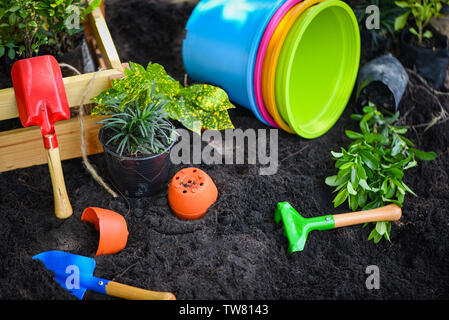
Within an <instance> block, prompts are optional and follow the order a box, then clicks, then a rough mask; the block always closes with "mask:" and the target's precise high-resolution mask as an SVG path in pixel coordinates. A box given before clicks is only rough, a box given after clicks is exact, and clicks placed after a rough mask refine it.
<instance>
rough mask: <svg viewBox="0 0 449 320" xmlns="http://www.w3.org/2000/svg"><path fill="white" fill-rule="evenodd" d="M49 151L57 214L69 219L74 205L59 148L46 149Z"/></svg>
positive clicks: (60, 217) (59, 216) (48, 157)
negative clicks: (68, 191) (67, 185)
mask: <svg viewBox="0 0 449 320" xmlns="http://www.w3.org/2000/svg"><path fill="white" fill-rule="evenodd" d="M45 150H46V153H47V162H48V169H49V171H50V177H51V182H52V184H53V197H54V200H55V215H56V217H58V218H59V219H67V218H68V217H70V216H71V215H72V213H73V209H72V205H71V204H70V200H69V197H68V195H67V190H66V187H65V182H64V174H63V173H62V166H61V158H60V156H59V148H52V149H45Z"/></svg>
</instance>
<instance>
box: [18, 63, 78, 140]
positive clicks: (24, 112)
mask: <svg viewBox="0 0 449 320" xmlns="http://www.w3.org/2000/svg"><path fill="white" fill-rule="evenodd" d="M11 76H12V83H13V85H14V92H15V94H16V101H17V107H18V109H19V116H20V121H21V122H22V125H23V126H24V127H28V126H33V125H34V126H39V127H41V131H42V135H43V136H44V137H45V136H47V135H53V134H54V133H55V131H54V124H55V122H56V121H59V120H64V119H70V108H69V103H68V101H67V95H66V92H65V88H64V82H63V80H62V73H61V68H60V67H59V64H58V62H57V61H56V59H55V58H54V57H53V56H48V55H47V56H40V57H35V58H29V59H23V60H19V61H17V62H16V63H14V65H13V67H12V70H11ZM44 140H45V139H44Z"/></svg>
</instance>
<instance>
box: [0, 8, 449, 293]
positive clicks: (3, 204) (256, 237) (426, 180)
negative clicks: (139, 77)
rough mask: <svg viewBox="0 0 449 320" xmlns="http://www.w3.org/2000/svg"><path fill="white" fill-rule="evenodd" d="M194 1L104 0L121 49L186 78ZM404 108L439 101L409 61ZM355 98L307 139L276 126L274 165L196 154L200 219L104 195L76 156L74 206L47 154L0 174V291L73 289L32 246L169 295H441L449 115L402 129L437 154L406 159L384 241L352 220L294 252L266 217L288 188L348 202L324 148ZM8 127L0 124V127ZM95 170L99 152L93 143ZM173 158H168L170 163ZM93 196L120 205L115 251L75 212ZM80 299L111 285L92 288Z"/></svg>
mask: <svg viewBox="0 0 449 320" xmlns="http://www.w3.org/2000/svg"><path fill="white" fill-rule="evenodd" d="M196 2H197V1H175V0H171V1H169V0H164V1H161V0H146V1H143V0H128V1H119V0H109V1H106V13H107V20H108V23H109V27H110V30H111V33H112V36H113V38H114V40H115V43H116V45H117V47H118V51H119V54H120V56H121V58H122V60H123V61H135V62H138V63H141V64H146V63H147V62H148V60H150V59H151V60H152V61H153V62H158V63H161V64H163V65H164V66H165V67H166V69H167V70H168V72H169V73H170V74H172V75H173V76H174V77H175V78H176V79H178V80H180V81H183V78H184V70H183V65H182V60H181V42H182V39H183V29H184V25H185V23H186V21H187V18H188V16H189V14H190V12H191V11H192V9H193V7H194V5H195V3H196ZM411 81H412V83H411V85H410V87H409V89H408V91H407V94H406V95H405V97H404V99H403V101H402V103H401V105H400V111H401V114H402V115H403V116H404V118H403V119H402V121H403V123H404V124H408V125H420V124H423V123H427V122H429V121H430V120H431V119H432V115H433V114H438V112H439V110H440V107H439V104H442V105H444V106H446V110H447V105H448V103H449V97H448V96H440V97H439V100H438V99H437V98H435V97H433V96H432V95H430V94H429V89H428V88H427V87H426V86H425V85H424V84H422V83H421V82H420V81H419V79H418V78H417V77H415V76H414V75H411ZM353 106H354V104H353V103H351V104H350V105H349V106H348V108H347V109H346V112H345V113H344V115H343V116H342V117H341V119H340V120H339V121H338V123H337V124H336V125H335V126H334V127H333V128H332V129H331V130H330V131H329V132H328V133H327V134H325V135H324V136H322V137H321V138H319V139H316V140H312V141H309V140H304V139H301V138H299V137H297V136H294V135H289V134H287V133H285V132H282V131H279V170H278V172H277V174H275V175H271V176H260V175H258V168H259V166H257V165H212V166H206V165H200V166H199V167H200V168H202V169H203V170H205V171H206V172H207V173H208V174H209V175H210V176H211V177H212V179H213V180H214V181H215V183H216V185H217V187H218V191H219V198H218V201H217V202H216V204H215V205H214V206H213V207H212V208H211V209H210V210H209V211H208V213H207V214H206V216H205V217H204V218H203V219H201V220H198V221H187V222H186V221H181V220H178V219H177V218H176V217H175V216H174V215H173V213H172V212H171V211H170V209H169V207H168V203H167V195H166V194H161V195H159V196H155V197H150V198H143V199H140V200H130V201H129V205H130V209H128V202H127V201H125V200H123V199H122V198H118V199H113V198H111V196H110V195H109V194H108V193H107V192H106V191H104V190H103V189H102V188H101V187H100V186H99V185H98V184H97V183H96V182H94V180H93V179H92V178H91V176H90V175H89V174H88V173H87V172H86V170H85V169H84V167H83V165H82V163H81V160H80V159H75V160H70V161H64V162H63V167H64V172H65V180H66V184H67V188H68V193H69V196H70V198H71V201H72V205H73V208H74V215H73V217H71V218H70V219H68V220H65V221H61V220H58V219H56V218H55V217H54V214H53V195H52V192H51V184H50V179H49V174H48V168H47V166H46V165H42V166H36V167H32V168H27V169H21V170H16V171H12V172H6V173H2V174H0V182H1V183H0V213H1V219H0V231H1V232H0V298H2V299H76V298H74V297H73V296H71V295H70V294H69V293H68V292H66V291H65V290H64V289H62V288H60V287H59V285H58V284H57V283H56V282H55V281H54V280H53V277H52V273H51V272H49V271H46V269H45V268H44V266H43V265H42V264H41V263H39V262H36V261H34V260H32V259H31V257H32V256H33V255H35V254H37V253H40V252H42V251H47V250H55V249H57V250H63V251H68V252H71V253H76V254H81V255H85V256H89V257H94V258H95V260H96V262H97V268H96V271H95V275H96V276H98V277H102V278H105V279H113V280H115V281H118V282H122V283H126V284H130V285H135V286H138V287H143V288H147V289H152V290H159V291H171V292H173V293H175V295H176V296H177V298H178V299H412V298H414V299H442V298H446V299H447V298H449V269H448V266H449V232H448V228H449V222H448V221H449V212H448V211H449V122H444V123H441V124H437V125H435V126H433V127H431V128H430V129H429V130H427V131H426V132H424V129H425V128H424V126H418V127H417V128H416V129H414V130H411V131H410V132H409V133H408V137H409V138H410V139H411V140H412V141H415V142H416V144H417V146H418V147H419V148H421V149H424V150H429V151H430V150H432V151H435V152H436V153H437V154H438V158H437V159H436V160H434V161H432V162H420V165H419V167H418V168H413V169H410V170H409V171H407V172H406V177H405V182H406V183H407V185H409V186H410V187H411V188H412V189H413V190H414V191H415V192H416V193H417V194H418V195H419V197H418V198H415V197H413V196H411V195H407V197H406V201H405V205H404V207H403V217H402V219H401V221H400V222H398V223H394V224H393V227H392V237H391V243H388V242H386V241H382V242H381V243H380V244H378V245H375V244H374V243H373V242H371V241H370V242H369V241H367V240H366V239H367V237H368V234H369V232H370V230H369V228H365V229H362V228H361V227H360V226H354V227H347V228H344V229H339V230H334V231H324V232H314V233H312V234H311V235H310V236H309V240H308V242H307V244H306V247H305V250H304V251H303V252H297V253H294V254H293V255H290V254H288V253H287V246H288V243H287V239H286V238H285V237H284V235H283V228H282V226H281V225H277V224H275V222H274V220H273V217H274V211H275V208H276V204H277V203H278V202H279V201H288V202H290V203H291V204H292V205H293V207H295V208H296V209H297V210H298V211H299V212H301V213H303V214H304V215H305V216H307V217H311V216H317V215H322V214H328V213H339V212H343V211H346V210H345V208H342V209H340V208H339V209H334V208H333V205H332V199H333V194H332V188H330V187H328V186H326V184H325V183H324V179H325V178H326V177H327V176H329V175H332V174H334V173H335V172H336V170H335V168H334V167H333V165H334V162H333V161H332V160H331V157H330V151H331V150H338V149H339V147H340V146H347V145H348V144H349V142H350V141H349V140H348V139H347V138H346V137H345V135H344V130H345V129H352V130H357V128H356V123H355V122H354V121H352V120H350V118H349V115H350V113H351V112H352V110H353ZM230 114H231V118H232V121H233V123H234V125H235V127H236V128H241V129H244V130H245V129H248V128H252V129H259V128H262V129H268V127H265V126H264V125H262V124H261V123H260V122H259V121H257V119H256V118H255V117H254V116H253V115H252V114H251V112H250V111H248V110H246V109H244V108H237V109H234V110H231V112H230ZM1 129H2V130H4V128H3V127H2V128H1ZM90 160H91V161H92V163H93V164H94V165H95V166H96V167H97V168H98V169H99V170H100V172H101V174H102V175H105V171H104V162H103V157H102V155H97V156H92V157H90ZM181 167H182V166H174V167H173V168H172V171H171V174H172V175H173V174H174V173H175V172H176V171H177V170H179V169H180V168H181ZM89 206H97V207H102V208H106V209H111V210H114V211H116V212H119V213H122V214H123V215H125V217H126V220H127V223H128V228H129V232H130V235H129V239H128V244H127V246H126V248H125V249H124V250H122V251H121V252H120V253H118V254H115V255H110V256H99V257H95V252H96V249H97V245H98V234H97V232H96V231H95V229H94V228H93V227H92V226H91V225H87V224H84V223H83V222H81V220H80V216H81V213H82V212H83V210H84V209H85V208H87V207H89ZM370 265H377V266H378V267H379V269H380V289H379V290H368V289H367V288H366V286H365V281H366V278H367V276H368V275H367V274H366V273H365V270H366V268H367V266H370ZM85 299H108V297H105V296H102V295H99V294H96V293H93V292H88V293H86V296H85Z"/></svg>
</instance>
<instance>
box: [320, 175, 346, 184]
mask: <svg viewBox="0 0 449 320" xmlns="http://www.w3.org/2000/svg"><path fill="white" fill-rule="evenodd" d="M346 180H347V176H343V177H340V178H338V176H336V175H335V176H330V177H327V178H326V181H325V183H326V184H327V185H328V186H330V187H336V186H339V185H340V184H342V183H343V182H346Z"/></svg>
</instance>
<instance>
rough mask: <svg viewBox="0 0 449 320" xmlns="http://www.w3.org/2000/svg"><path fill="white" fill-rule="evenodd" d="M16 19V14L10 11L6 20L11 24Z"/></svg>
mask: <svg viewBox="0 0 449 320" xmlns="http://www.w3.org/2000/svg"><path fill="white" fill-rule="evenodd" d="M16 21H17V16H16V14H15V13H11V14H10V15H9V17H8V22H9V25H10V26H13V25H14V24H15V23H16Z"/></svg>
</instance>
